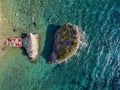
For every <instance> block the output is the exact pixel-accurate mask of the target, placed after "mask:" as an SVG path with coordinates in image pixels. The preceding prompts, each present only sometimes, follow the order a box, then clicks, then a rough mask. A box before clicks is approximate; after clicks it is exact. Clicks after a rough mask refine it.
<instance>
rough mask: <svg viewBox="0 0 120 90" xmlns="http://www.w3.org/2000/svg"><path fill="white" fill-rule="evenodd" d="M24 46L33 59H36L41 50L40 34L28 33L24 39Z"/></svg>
mask: <svg viewBox="0 0 120 90" xmlns="http://www.w3.org/2000/svg"><path fill="white" fill-rule="evenodd" d="M23 47H24V48H25V49H26V51H27V53H28V56H29V58H30V59H31V61H36V60H37V58H38V50H39V35H38V34H32V33H30V34H28V35H27V36H26V37H25V38H24V39H23Z"/></svg>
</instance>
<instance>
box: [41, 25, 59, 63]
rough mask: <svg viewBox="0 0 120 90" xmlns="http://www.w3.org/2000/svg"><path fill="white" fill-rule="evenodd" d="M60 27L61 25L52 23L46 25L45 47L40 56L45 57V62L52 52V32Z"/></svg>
mask: <svg viewBox="0 0 120 90" xmlns="http://www.w3.org/2000/svg"><path fill="white" fill-rule="evenodd" d="M60 27H61V26H60V25H54V24H50V25H48V27H47V32H46V40H45V47H44V50H43V52H42V56H43V58H45V60H46V62H47V61H48V58H49V56H50V54H51V52H52V47H53V40H54V34H55V32H56V30H57V29H59V28H60Z"/></svg>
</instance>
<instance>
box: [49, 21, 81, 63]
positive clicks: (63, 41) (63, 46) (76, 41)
mask: <svg viewBox="0 0 120 90" xmlns="http://www.w3.org/2000/svg"><path fill="white" fill-rule="evenodd" d="M80 42H81V35H80V32H79V28H78V27H77V26H76V25H73V24H71V23H67V24H65V25H64V26H63V27H61V28H60V29H59V30H57V32H56V33H55V36H54V44H53V52H52V54H51V56H50V59H49V61H48V62H49V63H62V62H64V61H66V60H67V59H68V58H70V57H72V56H73V55H74V54H75V53H76V52H77V50H78V48H79V45H80Z"/></svg>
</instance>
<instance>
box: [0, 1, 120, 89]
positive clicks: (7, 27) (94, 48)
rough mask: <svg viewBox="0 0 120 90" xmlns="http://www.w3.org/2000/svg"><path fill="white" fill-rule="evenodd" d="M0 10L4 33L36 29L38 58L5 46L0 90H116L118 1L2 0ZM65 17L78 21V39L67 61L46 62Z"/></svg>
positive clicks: (118, 78)
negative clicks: (76, 48) (34, 58)
mask: <svg viewBox="0 0 120 90" xmlns="http://www.w3.org/2000/svg"><path fill="white" fill-rule="evenodd" d="M0 10H2V14H3V15H2V18H3V23H2V24H1V26H0V33H4V34H5V35H6V37H18V36H20V33H21V32H25V33H29V32H32V33H39V34H40V50H39V58H38V62H37V63H31V62H30V61H29V59H28V57H27V55H26V53H25V52H24V51H23V50H22V49H20V48H10V47H9V48H6V51H5V54H4V55H2V56H1V57H0V90H120V0H0ZM68 22H70V23H72V24H76V25H78V26H79V28H80V31H81V35H82V44H81V45H80V48H79V50H78V52H77V53H76V55H74V56H73V57H71V58H70V59H69V60H68V61H67V62H65V63H62V64H58V65H57V64H56V65H55V64H47V60H48V57H49V55H50V53H51V51H52V44H53V36H54V33H55V31H56V30H57V29H58V28H60V26H62V25H64V24H65V23H68ZM13 29H18V32H13ZM0 54H1V53H0Z"/></svg>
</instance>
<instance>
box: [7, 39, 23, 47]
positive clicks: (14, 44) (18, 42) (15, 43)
mask: <svg viewBox="0 0 120 90" xmlns="http://www.w3.org/2000/svg"><path fill="white" fill-rule="evenodd" d="M7 44H8V46H11V47H22V38H8V39H7Z"/></svg>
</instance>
